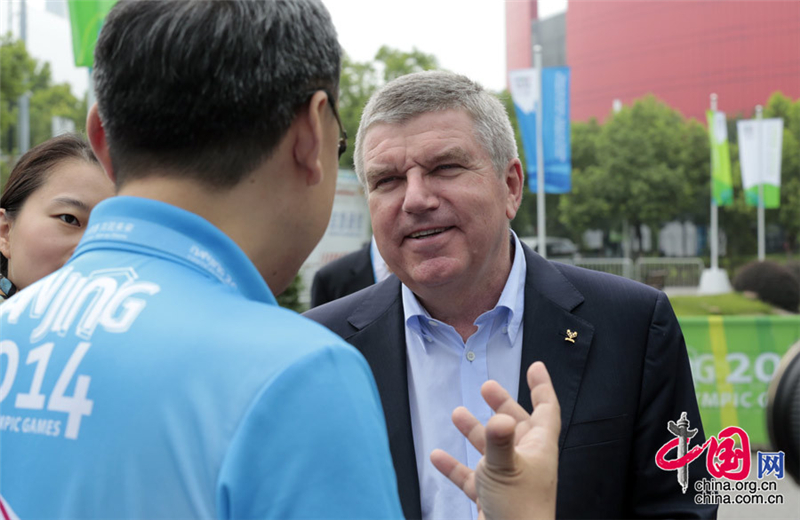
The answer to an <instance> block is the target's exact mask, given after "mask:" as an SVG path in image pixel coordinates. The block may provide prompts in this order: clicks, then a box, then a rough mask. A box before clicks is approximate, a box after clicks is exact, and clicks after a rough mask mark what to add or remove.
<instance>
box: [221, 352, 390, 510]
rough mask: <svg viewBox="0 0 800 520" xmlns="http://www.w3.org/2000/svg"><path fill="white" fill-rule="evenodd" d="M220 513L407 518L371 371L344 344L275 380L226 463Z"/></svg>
mask: <svg viewBox="0 0 800 520" xmlns="http://www.w3.org/2000/svg"><path fill="white" fill-rule="evenodd" d="M217 511H218V517H219V518H276V519H278V518H279V519H287V520H288V519H295V518H315V519H323V518H326V519H335V518H341V519H345V518H346V519H359V518H365V519H366V518H371V519H383V518H402V510H401V508H400V501H399V498H398V495H397V482H396V479H395V475H394V468H393V466H392V460H391V455H390V452H389V444H388V439H387V436H386V425H385V421H384V417H383V411H382V409H381V405H380V401H379V397H378V392H377V389H376V387H375V382H374V379H373V377H372V373H371V372H370V371H369V367H368V365H367V363H366V361H365V360H364V358H363V357H361V355H360V354H359V353H358V352H357V351H356V350H355V349H353V348H352V347H350V346H348V345H344V344H342V345H332V346H329V347H324V348H321V349H317V350H314V351H313V352H311V353H310V354H307V355H305V356H304V357H302V358H300V359H299V360H298V361H295V362H294V363H292V364H291V365H289V366H288V367H287V368H285V369H284V370H282V371H281V372H280V373H279V374H278V375H277V376H275V377H274V378H273V379H272V380H270V381H269V382H268V383H267V384H266V386H265V387H264V388H263V389H262V391H261V393H260V395H259V396H258V397H256V399H255V401H254V403H253V404H252V406H251V407H250V409H249V410H248V412H247V413H246V415H245V417H244V419H243V420H242V423H241V424H240V426H239V427H238V431H237V432H236V434H235V436H234V439H233V442H232V443H231V446H230V449H229V452H228V454H227V455H226V457H225V459H224V461H223V464H222V468H221V471H220V476H219V481H218V487H217Z"/></svg>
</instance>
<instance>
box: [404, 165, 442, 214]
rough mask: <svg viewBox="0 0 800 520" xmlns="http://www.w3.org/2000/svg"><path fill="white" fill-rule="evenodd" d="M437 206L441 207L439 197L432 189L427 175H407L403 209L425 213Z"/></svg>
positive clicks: (408, 211) (409, 211) (407, 211)
mask: <svg viewBox="0 0 800 520" xmlns="http://www.w3.org/2000/svg"><path fill="white" fill-rule="evenodd" d="M437 207H439V197H438V196H437V194H436V193H435V192H434V190H432V189H431V186H430V185H429V182H428V180H427V179H426V178H425V176H423V175H421V174H416V173H415V174H411V173H409V174H408V175H407V176H406V193H405V198H404V200H403V211H405V212H406V213H424V212H426V211H430V210H432V209H436V208H437Z"/></svg>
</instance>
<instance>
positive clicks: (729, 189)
mask: <svg viewBox="0 0 800 520" xmlns="http://www.w3.org/2000/svg"><path fill="white" fill-rule="evenodd" d="M706 119H707V120H708V140H709V144H710V147H711V188H712V194H713V197H714V200H715V201H716V202H717V206H728V205H731V204H733V182H732V180H731V156H730V153H729V152H728V126H727V122H726V120H725V113H724V112H713V111H711V110H709V111H707V112H706Z"/></svg>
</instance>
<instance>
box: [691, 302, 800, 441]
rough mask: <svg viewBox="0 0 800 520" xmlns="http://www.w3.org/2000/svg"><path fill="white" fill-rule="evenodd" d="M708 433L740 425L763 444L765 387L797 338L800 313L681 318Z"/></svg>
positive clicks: (764, 432)
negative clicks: (793, 314)
mask: <svg viewBox="0 0 800 520" xmlns="http://www.w3.org/2000/svg"><path fill="white" fill-rule="evenodd" d="M680 324H681V328H682V329H683V335H684V337H685V338H686V348H687V350H688V351H689V360H690V362H691V365H692V376H693V378H694V386H695V391H696V393H697V403H698V405H699V406H700V415H701V416H702V418H703V428H704V429H705V433H706V437H708V436H710V435H716V434H717V433H719V431H720V430H721V429H722V428H725V427H726V426H739V427H741V428H743V429H744V430H745V431H746V432H747V433H748V435H749V436H750V442H751V444H752V445H756V446H758V445H767V444H768V443H769V436H768V434H767V427H766V419H765V417H766V407H767V388H768V387H769V382H770V380H771V379H772V376H773V374H774V373H775V370H776V369H777V367H778V363H779V361H780V359H781V357H782V356H783V355H784V354H785V353H786V351H787V350H789V348H790V347H791V346H792V345H793V344H794V343H795V342H797V341H798V340H800V316H763V317H762V316H703V317H686V318H681V319H680Z"/></svg>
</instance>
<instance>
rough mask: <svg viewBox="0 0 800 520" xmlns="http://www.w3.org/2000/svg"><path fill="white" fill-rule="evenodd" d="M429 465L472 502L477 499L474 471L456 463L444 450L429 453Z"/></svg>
mask: <svg viewBox="0 0 800 520" xmlns="http://www.w3.org/2000/svg"><path fill="white" fill-rule="evenodd" d="M431 463H433V466H434V467H435V468H436V469H437V470H439V472H440V473H441V474H442V475H444V476H445V477H447V478H448V479H450V482H452V483H453V484H455V485H456V486H458V488H459V489H461V490H462V491H463V492H464V494H465V495H467V496H468V497H469V498H470V499H471V500H472V501H473V502H474V501H476V500H477V499H478V494H477V492H476V490H475V472H474V471H472V470H471V469H469V468H468V467H466V466H465V465H463V464H461V463H460V462H458V461H457V460H456V459H454V458H453V457H452V456H451V455H450V454H449V453H447V452H446V451H444V450H433V451H432V452H431Z"/></svg>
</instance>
